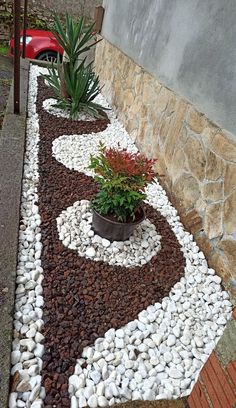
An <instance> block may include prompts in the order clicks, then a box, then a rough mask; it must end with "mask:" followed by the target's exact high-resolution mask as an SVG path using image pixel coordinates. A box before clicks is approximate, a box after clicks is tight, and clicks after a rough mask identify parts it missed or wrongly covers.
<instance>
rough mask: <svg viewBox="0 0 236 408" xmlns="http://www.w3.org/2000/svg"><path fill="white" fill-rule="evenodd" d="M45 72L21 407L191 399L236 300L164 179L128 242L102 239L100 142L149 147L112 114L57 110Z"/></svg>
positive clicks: (25, 194)
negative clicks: (72, 114)
mask: <svg viewBox="0 0 236 408" xmlns="http://www.w3.org/2000/svg"><path fill="white" fill-rule="evenodd" d="M42 72H43V69H42V68H39V67H37V66H32V67H31V71H30V84H29V106H28V111H29V118H28V127H27V144H26V152H25V167H24V178H23V190H22V206H21V216H22V218H21V225H20V235H19V259H18V269H17V287H16V302H15V321H14V339H13V351H12V377H13V382H12V393H11V395H10V402H9V406H10V407H11V408H15V407H32V408H40V407H43V406H44V407H47V408H52V407H57V408H60V407H70V406H71V407H72V408H78V407H79V408H82V407H87V406H89V407H91V408H96V407H105V406H111V405H113V404H115V403H120V402H126V401H129V400H155V399H156V400H157V399H164V398H167V399H171V398H178V397H181V396H186V395H188V394H189V393H190V391H191V389H192V388H193V385H194V384H195V382H196V380H197V377H198V375H199V372H200V370H201V368H202V366H203V365H204V363H205V361H206V360H207V358H208V356H209V355H210V353H211V351H212V350H213V348H214V346H215V344H216V342H217V341H218V339H219V337H220V336H221V335H222V333H223V330H224V327H225V325H226V322H227V320H228V319H229V318H230V315H231V303H230V301H229V297H228V294H227V293H226V292H225V291H224V290H223V289H222V287H221V285H220V283H221V279H220V278H219V277H218V276H216V275H215V272H214V270H212V269H210V268H208V266H207V262H206V260H205V257H204V254H203V253H202V252H201V251H200V250H199V248H198V246H197V245H196V243H195V242H194V241H193V237H192V235H191V234H189V233H188V232H186V231H185V230H184V228H183V226H182V224H181V222H180V219H179V217H178V215H177V212H176V210H175V209H174V208H173V206H172V205H171V203H170V202H169V201H168V198H167V195H166V193H165V191H164V190H163V189H162V187H161V186H160V184H159V183H158V180H155V181H154V182H153V183H150V184H149V185H148V186H147V188H146V194H147V200H146V202H145V210H146V220H145V221H144V222H143V223H142V224H141V225H140V227H138V229H137V230H136V231H135V233H134V234H133V235H132V236H131V237H130V238H129V239H128V240H127V241H124V242H113V243H111V242H109V241H108V240H106V239H103V238H101V237H100V236H99V235H97V234H96V233H94V231H93V230H92V228H91V210H90V207H89V202H90V200H91V199H92V198H93V196H94V195H95V193H96V192H97V184H96V183H95V181H94V174H93V171H92V170H91V169H88V163H89V157H90V154H95V153H96V152H97V150H98V145H99V141H102V142H103V143H104V144H105V145H106V146H111V147H114V146H115V147H117V146H118V144H119V146H121V147H122V148H126V149H127V150H128V151H130V152H135V151H137V149H136V146H135V145H134V143H133V141H132V140H131V139H130V137H129V135H128V134H127V133H126V131H125V130H124V128H123V127H122V125H121V124H120V123H119V121H118V120H117V118H116V117H115V114H114V113H113V111H112V110H111V111H108V113H107V117H104V118H102V119H96V120H91V118H90V117H86V116H83V117H78V118H77V119H76V120H73V121H72V120H70V119H68V118H67V117H64V116H65V115H64V114H63V113H61V112H60V111H58V110H56V111H55V112H53V108H52V107H51V102H50V100H51V98H53V93H52V91H51V90H50V89H49V88H48V87H47V85H46V84H45V81H44V80H43V78H42V77H41V76H40V75H41V73H42ZM47 100H49V103H47V102H45V101H47ZM100 100H102V102H103V105H104V104H105V101H104V100H103V98H102V97H101V96H99V97H98V101H100ZM48 107H50V110H48V109H49V108H48ZM54 113H55V115H54Z"/></svg>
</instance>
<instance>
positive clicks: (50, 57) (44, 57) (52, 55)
mask: <svg viewBox="0 0 236 408" xmlns="http://www.w3.org/2000/svg"><path fill="white" fill-rule="evenodd" d="M36 59H37V60H40V61H48V62H51V61H53V62H56V61H57V53H56V52H55V51H45V52H42V53H41V54H40V55H39V56H38V57H37V58H36Z"/></svg>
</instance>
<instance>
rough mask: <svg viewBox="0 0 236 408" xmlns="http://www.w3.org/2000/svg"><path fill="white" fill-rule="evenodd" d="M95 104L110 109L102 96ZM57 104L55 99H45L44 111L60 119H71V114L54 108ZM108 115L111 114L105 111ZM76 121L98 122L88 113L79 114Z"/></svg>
mask: <svg viewBox="0 0 236 408" xmlns="http://www.w3.org/2000/svg"><path fill="white" fill-rule="evenodd" d="M45 83H47V81H45ZM94 102H95V103H98V104H100V105H102V106H104V107H105V108H108V104H107V102H106V101H105V100H104V98H103V97H102V96H101V95H98V96H97V97H96V98H95V99H94ZM56 103H57V100H56V99H54V98H48V99H45V100H44V101H43V107H44V109H45V110H46V111H47V112H48V113H50V114H51V115H54V116H56V117H58V118H66V119H70V112H69V110H68V111H65V110H63V109H60V108H57V107H56V106H54V105H55V104H56ZM105 112H106V113H108V115H109V112H108V111H105ZM74 120H77V121H78V120H84V121H88V122H94V121H95V120H97V119H96V118H94V116H91V115H89V114H88V113H87V112H83V111H81V112H79V113H78V114H77V116H76V118H75V119H74Z"/></svg>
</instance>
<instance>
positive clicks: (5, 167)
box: [0, 60, 29, 408]
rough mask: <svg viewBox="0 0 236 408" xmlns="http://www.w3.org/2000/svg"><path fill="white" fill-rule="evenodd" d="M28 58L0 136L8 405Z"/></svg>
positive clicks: (2, 402)
mask: <svg viewBox="0 0 236 408" xmlns="http://www.w3.org/2000/svg"><path fill="white" fill-rule="evenodd" d="M28 74H29V61H26V60H22V61H21V101H20V102H21V114H20V115H15V114H13V84H12V86H11V90H10V95H9V99H8V104H7V108H6V114H5V118H4V121H3V126H2V132H1V136H0V406H1V407H2V408H7V407H8V394H9V382H10V366H11V361H10V360H11V347H12V324H13V313H14V299H15V279H16V266H17V253H18V233H19V221H20V203H21V182H22V174H23V161H24V150H25V132H26V117H27V94H28Z"/></svg>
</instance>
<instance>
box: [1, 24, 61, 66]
mask: <svg viewBox="0 0 236 408" xmlns="http://www.w3.org/2000/svg"><path fill="white" fill-rule="evenodd" d="M20 35H21V36H23V31H21V33H20ZM26 37H32V40H31V41H30V42H29V44H26V46H25V56H26V58H31V59H37V58H38V57H39V55H40V54H42V53H43V52H46V51H53V52H56V53H58V52H59V54H60V55H61V56H62V55H63V48H62V47H61V46H60V44H59V43H58V41H57V39H56V37H55V36H54V34H53V33H52V32H51V31H45V30H33V29H29V30H26ZM22 48H23V44H22V43H21V44H20V50H21V53H22ZM9 55H10V56H12V57H13V55H14V39H13V38H12V39H11V40H10V48H9Z"/></svg>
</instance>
